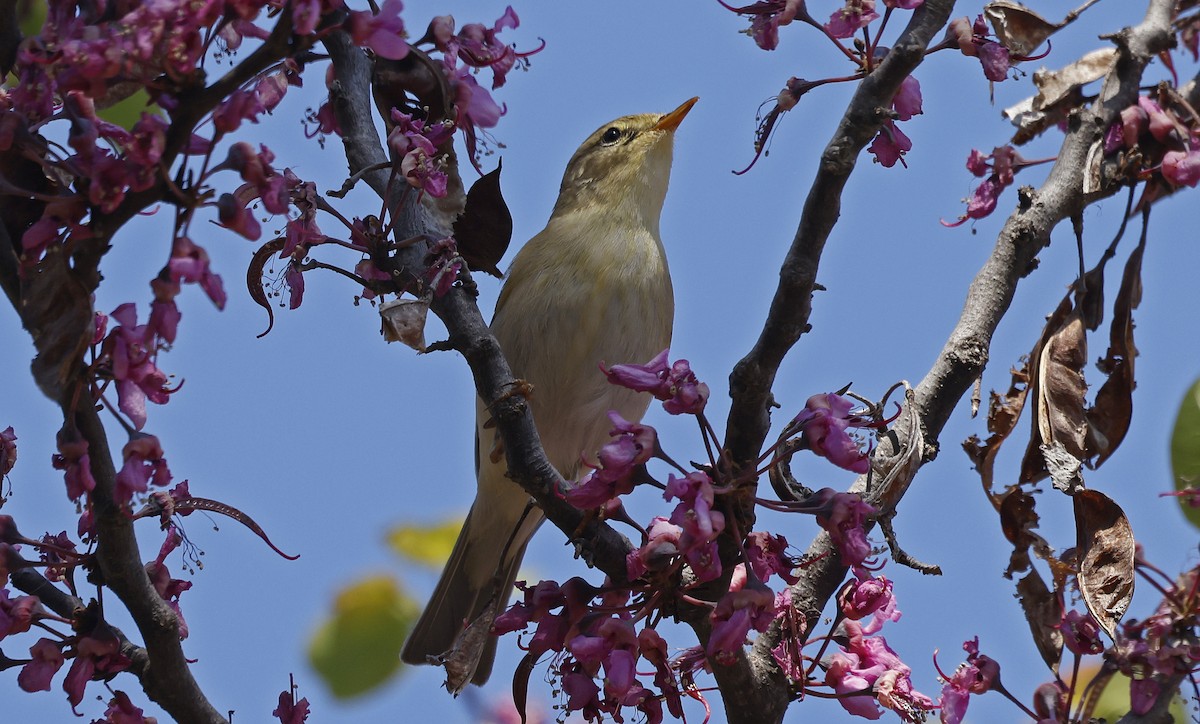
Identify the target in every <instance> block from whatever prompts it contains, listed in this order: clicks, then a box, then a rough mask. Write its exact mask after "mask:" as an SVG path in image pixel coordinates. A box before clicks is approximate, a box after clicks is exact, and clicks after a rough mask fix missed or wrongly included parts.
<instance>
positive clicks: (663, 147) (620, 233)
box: [401, 98, 698, 693]
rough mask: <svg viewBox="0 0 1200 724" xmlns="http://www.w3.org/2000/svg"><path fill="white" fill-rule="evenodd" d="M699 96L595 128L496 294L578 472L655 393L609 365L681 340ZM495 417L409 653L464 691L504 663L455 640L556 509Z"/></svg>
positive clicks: (503, 333)
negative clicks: (606, 369)
mask: <svg viewBox="0 0 1200 724" xmlns="http://www.w3.org/2000/svg"><path fill="white" fill-rule="evenodd" d="M697 100H698V99H697V98H692V99H691V100H689V101H687V102H686V103H684V104H683V105H681V106H679V107H678V108H676V109H675V110H673V111H671V112H670V113H666V114H661V115H660V114H657V113H646V114H641V115H634V116H624V117H622V118H618V119H617V120H615V121H612V122H611V123H606V124H604V125H603V126H601V127H600V128H599V129H597V130H596V132H595V133H593V134H592V135H590V136H588V138H587V140H586V141H584V142H583V145H581V146H580V147H579V150H577V151H576V152H575V155H573V156H572V157H571V160H570V162H569V163H568V164H567V170H566V172H565V173H564V174H563V180H562V186H561V187H560V188H559V192H558V201H557V202H556V203H555V204H554V211H553V212H552V213H551V214H550V220H549V221H548V222H547V223H546V228H545V229H543V230H542V231H541V232H540V233H538V234H537V235H536V236H534V237H533V238H532V239H530V240H529V242H528V243H527V244H526V245H525V246H524V247H523V248H522V249H521V251H520V252H519V253H518V254H517V256H516V258H515V259H514V260H513V262H512V266H511V267H510V269H509V272H508V279H507V281H506V282H505V284H504V287H503V289H502V290H501V292H500V299H499V300H498V301H497V303H496V313H495V315H494V316H493V318H492V324H491V330H492V333H493V334H494V335H495V336H496V339H497V340H499V342H500V347H501V349H503V350H504V355H505V357H506V358H507V359H508V362H509V365H510V366H511V367H512V372H513V375H514V376H515V377H517V378H518V379H521V380H524V381H526V382H528V383H529V384H530V385H532V393H531V395H530V397H529V405H530V408H531V409H532V411H533V419H534V422H535V424H536V425H537V429H538V434H539V436H540V437H541V441H542V447H543V448H544V449H545V451H546V456H547V458H548V459H549V461H550V463H551V464H552V465H554V467H555V469H557V470H558V471H559V472H560V473H561V474H562V475H563V476H564V477H565V478H566V479H567V480H573V479H575V478H576V477H577V476H578V474H579V471H580V468H581V465H582V460H583V459H584V457H585V456H587V457H594V455H595V452H596V450H598V449H599V448H600V447H602V446H603V445H604V443H606V442H607V441H608V439H609V428H610V427H611V422H610V421H609V418H608V416H607V413H608V411H609V410H616V411H617V412H619V413H620V414H621V416H622V417H624V418H625V419H627V420H630V421H633V422H636V421H638V420H640V419H641V417H642V415H643V414H645V412H646V408H647V406H648V405H649V404H650V398H649V397H648V396H647V395H640V394H638V393H636V392H632V391H630V390H627V389H624V388H621V387H617V386H615V385H612V384H609V382H608V381H607V380H606V379H605V376H604V375H603V374H601V372H600V370H599V369H598V367H597V365H598V364H599V363H601V362H604V363H607V364H610V365H611V364H616V363H625V362H636V363H642V362H645V361H646V360H649V359H651V358H652V357H654V355H656V354H658V353H659V352H661V351H662V350H663V349H665V348H667V347H668V346H670V343H671V325H672V321H673V317H674V313H675V302H674V296H673V293H672V290H671V276H670V272H669V271H668V269H667V258H666V254H665V252H664V250H663V244H662V240H661V239H660V238H659V216H660V215H661V213H662V207H663V200H664V198H665V197H666V194H667V182H668V180H669V178H670V174H671V157H672V147H673V143H674V135H675V129H676V128H677V127H678V126H679V124H680V122H681V121H683V118H684V116H686V115H687V113H688V111H690V110H691V108H692V106H693V105H694V104H695V103H696V101H697ZM490 419H491V416H490V414H489V412H488V411H487V409H486V407H485V406H484V404H483V403H482V401H480V402H479V403H478V405H477V415H476V438H475V441H476V442H475V461H476V471H477V478H478V490H477V492H476V495H475V502H474V504H473V505H472V506H471V511H470V513H468V514H467V519H466V522H465V523H464V524H463V528H462V532H461V533H459V536H458V541H457V542H456V543H455V544H454V551H453V552H452V553H451V554H450V560H449V561H448V562H447V563H446V567H445V570H443V572H442V577H441V580H440V581H439V582H438V584H437V588H436V589H435V590H434V593H433V596H432V597H431V598H430V600H429V603H428V605H427V606H426V607H425V611H424V612H423V613H422V614H421V617H420V619H419V620H418V621H417V623H416V625H415V626H414V627H413V631H412V633H411V634H410V635H409V638H408V641H407V642H406V643H405V646H404V651H403V653H402V654H401V658H402V659H403V660H404V661H405V662H407V663H410V664H425V663H433V662H438V661H439V660H441V657H442V656H443V655H446V657H445V658H446V660H449V659H451V658H453V659H454V660H455V661H456V662H457V663H456V669H457V673H451V676H450V677H449V678H448V681H447V686H448V687H449V688H451V690H452V691H454V693H457V690H456V689H458V688H461V687H462V686H464V685H465V684H466V682H467V681H470V682H472V683H475V684H483V683H484V682H486V681H487V679H488V676H489V675H490V674H491V670H492V662H493V660H494V659H495V656H496V638H495V637H494V636H483V635H478V636H475V637H466V636H464V637H463V639H462V640H459V641H458V642H457V643H456V639H457V638H458V637H459V634H460V633H461V632H463V630H464V629H465V628H466V627H467V626H468V625H469V624H472V623H475V622H477V620H479V619H480V617H481V616H484V615H485V614H486V615H488V616H489V618H487V619H485V620H483V621H482V622H481V624H482V625H483V626H486V628H487V629H490V627H491V618H490V617H494V616H495V614H496V613H497V612H499V611H501V610H503V608H504V607H505V606H506V605H507V603H508V599H509V596H510V594H511V593H512V589H513V582H514V581H515V580H516V576H517V569H518V568H519V567H520V565H521V559H522V557H524V555H525V547H526V546H527V545H528V543H529V539H530V537H532V536H533V534H534V532H535V531H536V530H537V528H538V526H539V525H540V524H541V522H542V519H543V516H542V512H541V510H540V509H538V508H537V507H536V506H531V505H530V498H529V496H528V495H526V494H525V492H524V491H522V490H521V488H520V487H519V486H517V484H516V483H514V482H513V481H512V480H509V479H508V478H507V477H506V473H507V466H506V464H505V461H504V455H503V450H502V447H501V446H500V442H499V439H498V437H497V435H496V433H495V430H494V429H492V426H491V425H490V424H489V422H490ZM468 638H470V639H471V640H469V641H468V640H467V639H468ZM464 648H465V649H466V651H464ZM452 649H454V651H453V653H451V650H452ZM447 670H448V672H449V670H450V666H449V665H448V666H447Z"/></svg>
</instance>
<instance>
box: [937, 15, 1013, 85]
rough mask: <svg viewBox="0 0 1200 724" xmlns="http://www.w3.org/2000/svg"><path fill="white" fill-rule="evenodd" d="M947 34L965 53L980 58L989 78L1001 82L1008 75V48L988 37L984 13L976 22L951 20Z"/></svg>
mask: <svg viewBox="0 0 1200 724" xmlns="http://www.w3.org/2000/svg"><path fill="white" fill-rule="evenodd" d="M946 35H947V37H948V38H951V39H952V40H953V41H954V42H956V44H957V45H958V49H959V50H960V51H962V54H963V55H967V56H971V57H975V58H979V63H980V65H981V66H983V75H984V76H985V77H986V78H987V79H988V80H990V81H992V82H995V83H999V82H1001V81H1003V80H1004V79H1005V78H1007V77H1008V69H1009V66H1010V65H1011V61H1012V59H1011V58H1010V57H1009V53H1008V48H1005V47H1004V46H1003V45H1000V44H999V43H998V42H996V41H995V40H993V39H991V38H989V37H988V36H989V35H990V33H989V32H988V26H987V22H986V21H984V19H983V15H979V16H977V17H976V18H975V22H974V23H972V22H971V20H970V19H969V18H965V17H963V18H955V19H954V20H951V21H950V24H949V25H948V26H947V28H946ZM1017 60H1026V59H1025V58H1018V59H1017Z"/></svg>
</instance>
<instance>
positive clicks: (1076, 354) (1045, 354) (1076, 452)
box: [1021, 293, 1087, 488]
mask: <svg viewBox="0 0 1200 724" xmlns="http://www.w3.org/2000/svg"><path fill="white" fill-rule="evenodd" d="M1086 361H1087V331H1086V329H1085V326H1084V321H1083V317H1082V315H1081V313H1080V312H1079V310H1078V309H1077V308H1076V307H1075V305H1074V304H1073V303H1072V301H1071V294H1070V293H1068V294H1067V295H1066V296H1065V297H1063V300H1062V302H1060V303H1059V305H1058V308H1057V309H1055V310H1054V313H1053V314H1051V315H1050V318H1049V320H1048V321H1047V322H1046V327H1045V329H1044V330H1043V331H1042V336H1041V338H1040V339H1039V340H1038V342H1037V345H1036V346H1034V349H1033V352H1032V354H1030V368H1031V369H1032V370H1033V377H1032V379H1031V380H1030V383H1029V387H1030V391H1031V393H1032V395H1033V399H1034V401H1035V403H1036V404H1035V405H1034V408H1033V415H1032V417H1033V420H1032V431H1031V432H1030V436H1029V445H1028V447H1027V448H1026V449H1025V457H1024V459H1023V460H1022V461H1021V480H1022V481H1024V482H1036V481H1038V480H1042V479H1043V478H1045V477H1046V475H1048V474H1049V468H1048V467H1047V463H1048V459H1047V452H1049V453H1050V454H1051V456H1052V457H1053V460H1054V464H1055V468H1056V470H1058V471H1059V472H1060V473H1062V472H1063V471H1065V470H1068V469H1069V466H1066V465H1065V464H1064V463H1065V461H1064V460H1063V459H1062V455H1063V454H1065V455H1068V456H1071V457H1073V458H1075V460H1077V461H1082V460H1083V459H1084V457H1085V456H1086V438H1087V416H1086V411H1085V410H1086V407H1085V405H1086V402H1085V400H1084V396H1085V395H1086V394H1087V383H1086V382H1085V381H1084V379H1083V366H1084V363H1085V362H1086ZM1078 482H1081V481H1075V482H1072V481H1070V480H1069V479H1068V478H1060V479H1056V480H1055V484H1056V485H1059V484H1060V483H1062V484H1063V485H1066V487H1068V488H1073V487H1075V486H1076V485H1077V484H1078Z"/></svg>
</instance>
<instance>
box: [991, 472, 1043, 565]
mask: <svg viewBox="0 0 1200 724" xmlns="http://www.w3.org/2000/svg"><path fill="white" fill-rule="evenodd" d="M1036 505H1037V503H1036V501H1035V500H1034V498H1033V496H1032V495H1030V494H1029V493H1026V492H1025V491H1024V490H1021V489H1020V488H1013V489H1012V490H1010V491H1009V493H1008V495H1005V496H1004V500H1003V501H1002V502H1001V503H1000V530H1002V531H1003V532H1004V537H1005V538H1007V539H1008V542H1009V543H1012V546H1013V551H1012V554H1011V555H1010V556H1009V560H1008V568H1007V569H1005V571H1004V577H1005V578H1012V576H1013V574H1014V573H1016V572H1017V571H1024V570H1029V569H1030V560H1029V548H1030V547H1031V546H1032V545H1033V544H1034V543H1035V542H1036V541H1037V540H1038V539H1039V536H1038V535H1037V534H1036V533H1033V530H1034V529H1035V528H1037V527H1038V521H1039V520H1040V519H1039V518H1038V514H1037V510H1036Z"/></svg>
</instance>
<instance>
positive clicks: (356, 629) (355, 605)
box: [308, 576, 418, 699]
mask: <svg viewBox="0 0 1200 724" xmlns="http://www.w3.org/2000/svg"><path fill="white" fill-rule="evenodd" d="M417 613H418V607H417V603H416V602H415V601H414V600H412V599H411V598H409V597H408V595H407V594H405V593H404V591H403V590H401V588H400V587H399V585H398V584H397V583H396V581H394V580H393V579H392V578H390V577H388V576H372V577H370V578H365V579H363V580H361V581H358V582H357V583H354V584H352V585H350V586H348V587H347V588H345V589H343V590H342V591H341V593H339V594H338V596H337V599H336V600H335V601H334V605H333V615H332V616H331V617H330V618H329V619H328V620H327V621H325V622H324V623H323V624H321V626H320V627H319V628H318V629H317V631H316V633H315V634H314V635H313V637H312V640H311V641H310V642H309V645H308V658H309V663H311V664H312V667H313V669H315V670H316V672H317V674H319V675H320V676H321V678H322V679H324V680H325V683H326V684H327V685H328V686H329V689H330V691H332V692H333V695H334V696H336V697H338V698H339V699H348V698H351V697H355V696H360V695H362V694H365V693H367V692H368V691H371V690H372V689H375V688H376V687H378V686H380V685H381V684H383V683H385V682H386V681H387V680H388V679H390V678H391V677H392V676H393V675H394V674H396V672H397V671H399V670H400V648H401V646H403V645H404V639H405V638H406V637H407V636H408V632H409V630H410V629H411V628H412V624H413V620H414V619H415V618H416V616H417Z"/></svg>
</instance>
